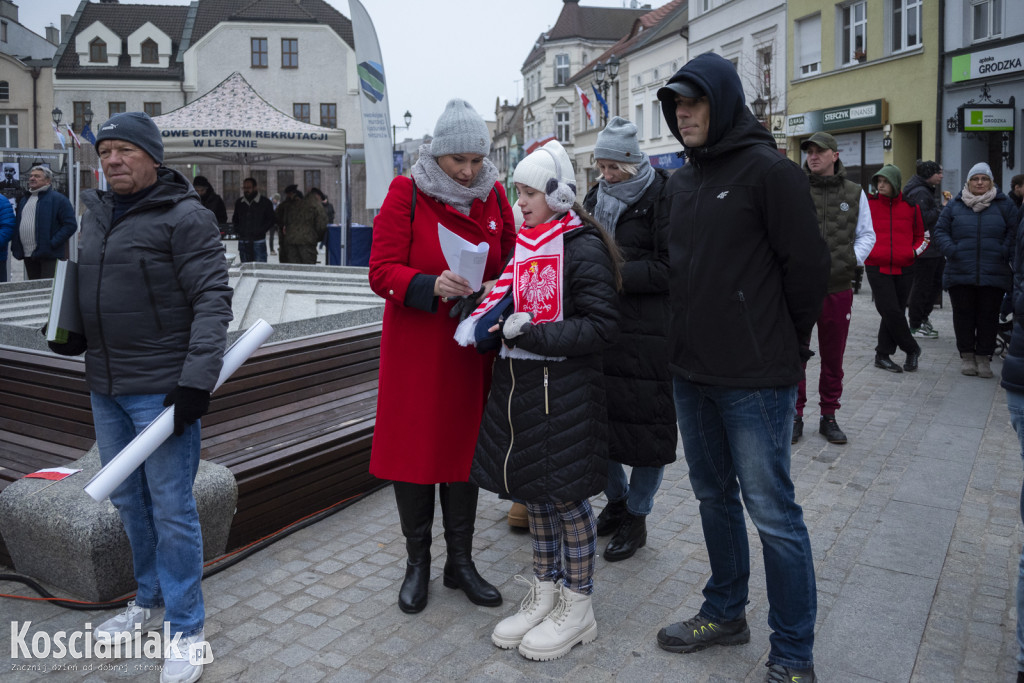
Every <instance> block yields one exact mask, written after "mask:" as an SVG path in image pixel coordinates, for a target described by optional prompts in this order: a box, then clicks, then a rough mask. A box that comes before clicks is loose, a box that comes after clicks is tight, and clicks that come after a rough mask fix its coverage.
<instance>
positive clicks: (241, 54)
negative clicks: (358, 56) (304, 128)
mask: <svg viewBox="0 0 1024 683" xmlns="http://www.w3.org/2000/svg"><path fill="white" fill-rule="evenodd" d="M251 38H266V39H267V53H268V55H267V67H266V68H254V67H253V66H252V65H251V52H250V39H251ZM282 38H295V39H298V41H299V66H298V68H287V69H286V68H282V67H281V39H282ZM184 67H185V83H184V89H185V92H187V93H188V98H189V101H190V102H191V101H193V100H195V99H196V98H197V97H199V96H200V95H202V94H203V93H205V92H208V91H209V90H210V89H211V88H214V87H216V86H217V84H219V83H220V82H221V81H223V80H224V79H225V78H227V77H228V76H230V75H231V74H232V73H233V72H235V71H237V72H239V73H240V74H242V76H244V77H245V80H247V81H248V82H249V84H250V85H252V87H253V88H255V89H256V91H257V92H258V93H259V94H260V95H262V96H263V97H264V98H265V99H266V100H267V101H268V102H270V103H271V104H272V105H274V106H275V107H276V108H278V109H280V110H281V111H283V112H284V113H285V114H288V115H289V116H291V115H292V105H293V104H295V103H308V104H309V108H310V118H309V120H310V123H314V124H318V125H319V124H320V104H321V103H324V104H328V103H332V104H336V105H337V106H338V128H343V129H344V130H345V132H346V135H347V140H348V143H349V144H350V145H352V144H362V142H363V137H362V124H361V116H360V111H359V96H360V95H359V89H358V88H359V79H358V76H357V74H356V63H355V52H354V51H353V50H352V48H350V47H349V46H348V45H347V44H346V43H345V41H343V40H342V39H341V38H340V37H339V36H338V34H336V33H335V32H334V31H333V30H331V28H330V27H328V26H325V25H319V26H318V25H289V24H267V23H236V22H231V23H222V24H220V25H218V26H217V27H216V28H214V29H213V30H212V31H210V32H209V33H207V34H206V35H205V36H203V37H202V38H201V39H200V40H199V41H198V42H197V43H196V44H195V45H193V46H191V47H190V48H189V49H188V51H187V52H186V53H185V57H184Z"/></svg>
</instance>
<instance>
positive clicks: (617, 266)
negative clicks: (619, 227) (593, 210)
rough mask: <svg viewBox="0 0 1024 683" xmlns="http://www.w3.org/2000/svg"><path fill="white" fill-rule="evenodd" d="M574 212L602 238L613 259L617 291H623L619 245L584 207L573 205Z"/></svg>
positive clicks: (577, 204) (577, 203) (621, 260)
mask: <svg viewBox="0 0 1024 683" xmlns="http://www.w3.org/2000/svg"><path fill="white" fill-rule="evenodd" d="M572 210H573V211H575V212H576V215H577V216H579V217H580V220H581V221H583V224H584V225H589V226H590V227H592V228H594V229H596V230H597V234H598V235H600V236H601V241H602V242H604V246H605V248H606V249H608V256H609V257H611V261H612V276H613V277H614V279H615V291H616V292H621V291H622V262H623V258H622V250H621V249H619V245H617V244H616V243H615V240H614V239H613V238H612V236H611V235H609V234H608V231H607V230H605V229H604V228H602V227H601V225H600V224H599V223H598V222H597V220H596V219H595V218H594V217H593V216H591V215H590V212H589V211H587V210H586V209H584V208H583V205H582V204H580V203H579V202H578V201H577V202H576V203H574V204H573V205H572Z"/></svg>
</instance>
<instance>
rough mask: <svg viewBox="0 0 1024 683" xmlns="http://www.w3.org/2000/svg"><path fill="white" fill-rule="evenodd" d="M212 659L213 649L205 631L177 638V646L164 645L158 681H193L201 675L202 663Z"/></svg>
mask: <svg viewBox="0 0 1024 683" xmlns="http://www.w3.org/2000/svg"><path fill="white" fill-rule="evenodd" d="M212 661H213V651H212V650H211V649H210V644H209V643H207V642H206V634H205V631H200V632H199V633H197V634H195V635H192V636H189V637H188V638H179V639H178V646H177V647H173V646H172V644H171V643H166V644H165V645H164V668H163V671H161V672H160V683H194V682H195V681H198V680H199V677H200V676H202V675H203V664H205V663H208V662H212Z"/></svg>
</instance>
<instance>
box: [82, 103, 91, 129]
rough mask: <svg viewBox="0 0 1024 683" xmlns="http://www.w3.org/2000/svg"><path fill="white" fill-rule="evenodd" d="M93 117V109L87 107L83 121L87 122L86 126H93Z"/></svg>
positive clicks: (83, 114) (83, 113)
mask: <svg viewBox="0 0 1024 683" xmlns="http://www.w3.org/2000/svg"><path fill="white" fill-rule="evenodd" d="M92 116H93V114H92V107H86V108H85V111H84V112H82V121H84V122H85V125H87V126H92Z"/></svg>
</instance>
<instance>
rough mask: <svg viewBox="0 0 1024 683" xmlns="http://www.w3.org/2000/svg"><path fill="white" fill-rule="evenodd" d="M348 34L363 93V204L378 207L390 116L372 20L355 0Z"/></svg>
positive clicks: (385, 179) (388, 168)
mask: <svg viewBox="0 0 1024 683" xmlns="http://www.w3.org/2000/svg"><path fill="white" fill-rule="evenodd" d="M348 4H349V11H350V13H351V14H352V34H353V37H354V38H355V41H356V65H357V66H356V69H357V70H358V72H359V89H360V90H361V91H362V94H363V97H360V98H359V106H360V109H361V111H362V112H363V152H364V154H365V155H366V208H367V209H379V208H380V206H381V204H382V203H383V202H384V196H385V195H387V193H388V186H390V185H391V179H392V177H393V175H394V167H393V166H392V164H393V163H394V157H393V156H392V138H391V136H392V131H391V117H390V115H389V114H388V86H387V80H386V79H385V77H384V60H383V59H382V58H381V56H380V43H379V42H377V31H376V30H374V28H373V21H371V20H370V15H369V14H367V13H366V8H364V7H363V5H362V3H361V2H359V0H349V3H348Z"/></svg>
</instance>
